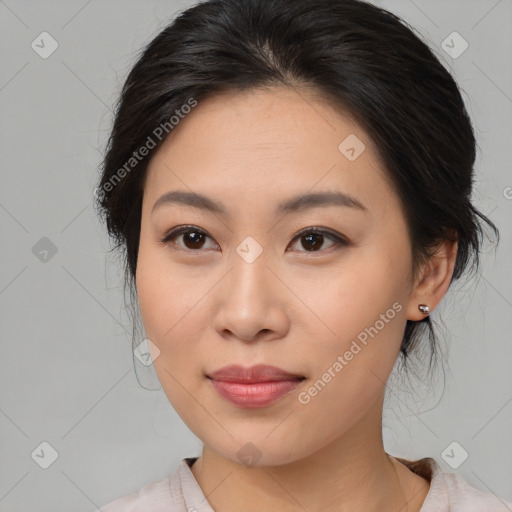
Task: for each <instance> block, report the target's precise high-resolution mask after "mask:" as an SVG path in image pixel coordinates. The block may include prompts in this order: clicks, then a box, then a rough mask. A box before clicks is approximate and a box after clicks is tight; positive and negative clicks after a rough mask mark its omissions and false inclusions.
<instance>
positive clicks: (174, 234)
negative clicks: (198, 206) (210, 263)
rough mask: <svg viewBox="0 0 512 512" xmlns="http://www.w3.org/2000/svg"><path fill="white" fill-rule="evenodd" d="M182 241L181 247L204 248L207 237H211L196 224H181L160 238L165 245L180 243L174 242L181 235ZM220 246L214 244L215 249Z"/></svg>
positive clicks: (185, 248)
mask: <svg viewBox="0 0 512 512" xmlns="http://www.w3.org/2000/svg"><path fill="white" fill-rule="evenodd" d="M182 235H183V238H182V242H183V246H181V247H180V246H178V248H179V249H184V250H187V249H192V250H197V249H203V246H204V242H205V239H206V238H210V239H211V237H209V236H208V235H207V234H206V233H205V232H204V231H203V230H202V229H199V228H198V227H196V226H179V227H177V228H175V229H172V230H171V231H169V233H167V234H166V235H165V237H164V238H162V239H161V240H159V242H161V243H163V244H164V245H168V244H170V243H171V242H172V243H173V245H178V244H175V243H174V242H173V240H174V239H175V238H178V237H179V236H182ZM216 247H218V246H214V247H213V248H214V249H215V248H216Z"/></svg>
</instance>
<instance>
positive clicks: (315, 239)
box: [302, 233, 324, 250]
mask: <svg viewBox="0 0 512 512" xmlns="http://www.w3.org/2000/svg"><path fill="white" fill-rule="evenodd" d="M304 238H305V239H306V240H307V241H308V242H307V243H312V246H313V247H312V249H313V250H314V249H315V248H316V247H317V246H320V247H321V246H322V243H323V239H324V236H323V235H322V234H320V233H310V234H309V235H306V236H304ZM302 247H304V249H306V250H311V247H306V246H305V245H304V244H302Z"/></svg>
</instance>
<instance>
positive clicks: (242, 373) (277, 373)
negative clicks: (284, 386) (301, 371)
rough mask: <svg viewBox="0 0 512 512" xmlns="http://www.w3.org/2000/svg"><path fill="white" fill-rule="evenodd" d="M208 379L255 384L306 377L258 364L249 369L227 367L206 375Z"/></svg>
mask: <svg viewBox="0 0 512 512" xmlns="http://www.w3.org/2000/svg"><path fill="white" fill-rule="evenodd" d="M207 377H208V378H210V379H213V380H216V381H219V382H233V383H242V384H251V383H257V382H279V381H290V380H291V381H294V380H296V381H301V380H304V379H305V378H306V377H304V376H303V375H298V374H296V373H290V372H287V371H285V370H283V369H282V368H278V367H277V366H271V365H266V364H258V365H255V366H250V367H247V368H246V367H243V366H240V365H236V364H233V365H228V366H224V367H222V368H220V369H219V370H217V371H215V372H213V373H210V374H208V375H207Z"/></svg>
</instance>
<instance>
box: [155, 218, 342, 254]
mask: <svg viewBox="0 0 512 512" xmlns="http://www.w3.org/2000/svg"><path fill="white" fill-rule="evenodd" d="M189 232H196V233H200V234H203V235H206V236H207V237H208V238H211V237H210V236H209V235H208V234H207V233H206V232H205V231H204V230H202V229H200V228H198V227H196V226H193V225H184V226H178V227H177V228H174V229H172V230H171V231H169V232H168V233H167V234H166V235H165V236H164V237H163V238H162V239H160V240H159V242H160V243H162V244H164V245H171V240H172V239H173V238H176V237H178V236H179V235H182V234H184V233H189ZM308 234H315V235H324V236H327V238H330V239H331V240H332V241H333V242H334V244H333V245H332V246H331V247H329V249H333V248H335V249H336V248H340V247H342V246H347V245H349V242H348V240H347V239H346V238H344V237H342V236H340V235H337V234H335V233H333V232H332V231H328V230H325V229H321V228H320V227H317V226H313V227H310V228H305V229H302V230H301V231H299V232H298V233H297V234H296V235H295V236H294V237H293V239H292V242H293V241H295V240H297V239H300V238H301V237H303V236H305V235H308ZM212 240H213V239H212ZM329 249H323V250H320V251H305V250H304V251H298V252H304V253H307V254H311V253H319V252H325V251H329ZM178 250H183V251H185V252H200V251H201V248H200V249H188V248H185V249H181V248H179V249H178Z"/></svg>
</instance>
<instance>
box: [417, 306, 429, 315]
mask: <svg viewBox="0 0 512 512" xmlns="http://www.w3.org/2000/svg"><path fill="white" fill-rule="evenodd" d="M418 309H419V310H420V311H421V312H422V313H423V314H424V315H428V314H429V313H430V308H429V307H428V306H427V305H426V304H420V305H419V306H418Z"/></svg>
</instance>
